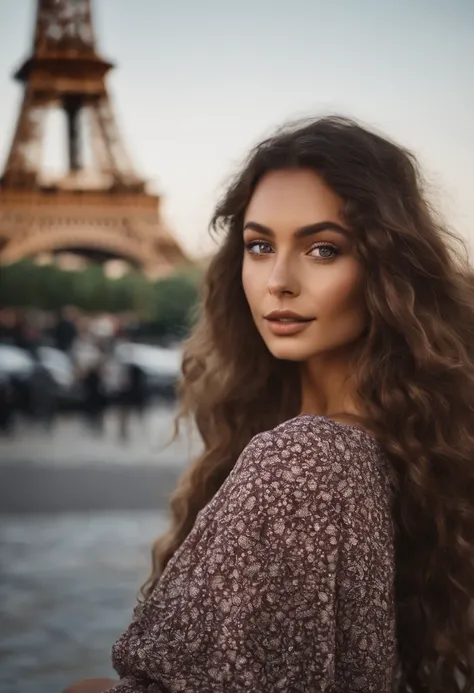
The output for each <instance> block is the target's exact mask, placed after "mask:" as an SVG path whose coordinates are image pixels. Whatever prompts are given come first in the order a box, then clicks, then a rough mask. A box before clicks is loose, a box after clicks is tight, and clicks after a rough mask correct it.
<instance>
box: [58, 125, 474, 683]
mask: <svg viewBox="0 0 474 693" xmlns="http://www.w3.org/2000/svg"><path fill="white" fill-rule="evenodd" d="M213 228H214V229H215V230H218V231H221V232H222V233H223V242H222V244H221V246H220V249H219V251H218V252H217V254H216V255H215V257H214V258H213V260H212V262H211V264H210V267H209V269H208V271H207V275H206V282H205V288H206V292H205V298H204V302H203V306H202V311H201V317H200V321H199V322H198V324H197V326H196V327H195V330H194V333H193V335H192V337H191V339H190V340H189V342H188V344H187V348H186V351H185V355H184V361H183V382H182V386H181V403H182V413H183V415H188V414H189V415H192V416H193V417H194V419H195V421H196V423H197V426H198V429H199V431H200V433H201V436H202V440H203V444H204V449H203V452H202V455H201V456H200V457H199V459H198V460H197V461H196V462H195V463H194V465H193V466H192V467H191V468H190V469H189V470H188V471H187V472H186V474H185V475H184V477H183V478H182V480H181V482H180V484H179V486H178V488H177V490H176V492H175V494H174V497H173V499H172V504H171V507H172V517H173V519H172V525H171V527H170V529H169V531H168V533H167V534H166V535H165V536H163V537H161V539H160V540H159V541H158V542H157V543H156V545H155V547H154V552H153V571H152V574H151V577H150V579H149V581H148V582H147V584H146V585H145V587H144V590H143V592H144V599H143V600H142V601H141V603H140V604H139V605H138V606H137V608H136V610H135V613H134V617H133V620H132V623H131V625H130V626H129V628H128V629H127V631H126V632H125V633H124V635H123V636H122V637H121V638H120V639H119V640H118V641H117V643H116V644H115V646H114V648H113V663H114V666H115V669H116V670H117V672H118V674H119V676H120V680H119V681H115V682H113V681H111V680H110V681H105V682H104V681H100V682H98V681H97V680H88V681H87V680H86V681H83V682H81V683H79V684H76V685H75V686H73V687H71V688H70V689H68V690H69V691H70V693H72V691H74V692H75V693H85V692H86V691H88V692H90V691H92V690H96V691H98V690H100V691H103V690H106V689H107V690H110V691H115V693H145V692H147V693H152V692H153V693H165V692H171V691H173V692H178V691H182V692H186V693H191V692H192V693H197V692H198V691H199V692H202V693H204V692H206V693H217V692H225V693H238V692H240V691H252V693H276V691H282V692H284V693H289V692H290V691H291V692H292V693H295V692H307V693H309V692H314V693H316V692H322V691H326V692H329V691H331V692H332V693H352V692H353V691H363V692H364V693H369V692H373V693H388V692H389V691H400V692H404V693H408V691H412V692H413V693H419V692H420V693H421V691H427V692H428V691H429V692H431V693H438V692H441V691H443V692H445V693H448V692H449V693H451V692H454V691H461V690H463V691H473V690H474V681H473V672H472V664H471V661H472V655H471V652H472V647H473V645H474V623H473V619H472V608H471V607H472V603H473V597H474V464H473V460H474V356H473V351H472V345H473V343H474V341H473V340H474V291H473V287H472V282H471V281H470V279H469V278H468V277H467V273H468V271H469V267H468V264H467V260H464V259H463V256H462V253H461V251H459V250H458V251H456V247H455V245H454V242H455V241H456V237H455V236H454V235H453V234H452V233H451V232H449V231H448V230H447V228H446V227H445V226H444V225H443V224H442V223H441V221H440V219H439V218H438V216H436V215H435V214H434V213H433V212H432V211H431V208H430V205H429V204H428V202H427V200H426V199H425V197H424V195H423V184H422V181H421V178H420V174H419V171H418V166H417V163H416V161H415V159H414V157H413V155H412V154H410V153H409V152H407V151H406V150H405V149H403V148H402V147H400V146H398V145H396V144H394V143H392V142H391V141H389V140H388V139H386V138H385V137H382V136H381V135H379V134H377V133H375V132H372V131H370V130H368V129H366V128H364V127H362V126H361V125H359V124H358V123H356V122H353V121H351V120H348V119H344V118H339V117H326V118H322V119H316V120H314V121H308V122H305V123H300V124H297V125H294V126H289V127H286V128H284V129H282V130H281V131H279V132H277V133H276V134H275V135H274V136H272V137H270V138H269V139H267V140H265V141H264V142H262V143H261V144H260V145H259V146H257V147H256V148H255V149H254V150H253V151H252V152H251V154H250V157H249V159H248V160H247V162H246V164H245V165H244V167H243V169H242V171H241V172H240V173H239V174H238V176H237V177H236V179H235V181H234V182H233V184H232V185H231V187H230V188H229V190H228V192H227V194H226V195H225V196H224V198H223V200H222V201H221V203H220V204H219V206H218V207H217V210H216V213H215V216H214V218H213ZM463 685H465V686H466V687H465V688H463V687H462V686H463ZM94 686H95V689H94ZM108 686H109V687H110V688H107V687H108Z"/></svg>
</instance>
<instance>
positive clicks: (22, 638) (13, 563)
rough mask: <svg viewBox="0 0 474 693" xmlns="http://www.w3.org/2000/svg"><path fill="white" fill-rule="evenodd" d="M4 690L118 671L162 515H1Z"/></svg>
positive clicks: (26, 692)
mask: <svg viewBox="0 0 474 693" xmlns="http://www.w3.org/2000/svg"><path fill="white" fill-rule="evenodd" d="M0 523H1V525H0V526H1V530H0V692H1V693H60V692H61V691H62V690H63V688H64V687H65V686H66V685H68V684H70V683H72V682H74V681H77V680H78V679H80V678H84V677H89V676H91V677H102V676H112V677H114V676H115V674H114V672H113V670H112V667H111V663H110V649H111V646H112V644H113V642H114V641H115V640H116V638H117V637H118V636H119V635H120V634H121V633H122V632H123V631H124V630H125V628H126V627H127V625H128V623H129V621H130V618H131V616H132V609H133V606H134V605H135V603H136V595H137V593H138V590H139V588H140V586H141V585H142V584H143V582H144V581H145V579H146V578H147V576H148V571H149V567H150V547H151V544H152V542H153V540H154V539H155V538H156V537H157V536H158V535H159V534H160V533H161V532H162V531H163V529H164V527H165V516H164V514H163V513H96V514H85V513H81V514H79V515H74V514H70V515H45V516H42V517H38V516H31V515H30V516H27V517H22V516H12V515H10V516H3V517H0Z"/></svg>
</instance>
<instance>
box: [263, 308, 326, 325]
mask: <svg viewBox="0 0 474 693" xmlns="http://www.w3.org/2000/svg"><path fill="white" fill-rule="evenodd" d="M264 317H265V320H270V321H271V322H274V321H275V322H283V323H294V322H311V321H312V320H314V318H307V317H305V316H304V315H299V313H294V312H293V311H291V310H273V311H272V312H271V313H268V315H265V316H264Z"/></svg>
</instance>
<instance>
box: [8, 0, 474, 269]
mask: <svg viewBox="0 0 474 693" xmlns="http://www.w3.org/2000/svg"><path fill="white" fill-rule="evenodd" d="M35 4H36V3H35V2H34V0H0V37H1V40H0V104H1V109H0V162H1V165H3V162H4V160H5V157H6V154H7V149H8V147H9V144H10V139H11V136H12V131H13V127H14V123H15V119H16V116H17V112H18V106H19V103H20V96H21V89H20V87H19V85H17V84H15V83H14V82H13V81H12V80H11V78H10V75H11V73H12V71H13V69H14V68H15V67H17V66H18V64H19V63H20V61H21V60H22V59H23V58H24V57H25V56H26V54H27V53H28V51H29V48H30V42H31V35H32V23H33V18H34V7H35ZM94 9H95V20H96V30H97V34H98V38H99V50H100V52H101V54H102V55H103V56H104V57H106V58H109V59H111V60H112V61H114V62H116V63H117V66H118V67H117V69H116V70H115V71H114V72H113V73H112V74H111V76H110V81H109V84H110V88H111V91H112V95H113V98H114V103H115V106H116V110H117V117H118V120H119V124H120V126H121V130H122V133H123V136H124V138H125V142H126V145H127V148H128V150H129V152H130V154H131V155H132V158H133V161H134V163H135V165H136V167H137V169H138V171H139V172H140V173H141V174H142V175H143V176H145V177H146V179H147V180H149V181H150V183H151V186H152V188H153V189H154V190H156V191H159V192H160V193H161V194H162V195H163V196H164V213H165V215H166V220H167V223H168V224H169V225H170V226H171V228H172V229H173V230H174V232H175V233H176V236H177V237H178V238H179V239H180V240H181V242H182V243H183V244H184V245H185V246H186V247H187V249H188V250H189V251H190V252H192V253H193V254H196V255H202V254H204V253H205V252H208V251H209V249H210V248H211V247H212V246H211V245H210V243H209V240H208V235H207V224H208V221H209V218H210V216H211V213H212V209H213V205H214V203H215V201H216V199H217V197H218V194H219V191H220V190H222V186H223V184H224V183H225V181H226V179H227V178H228V176H229V175H230V174H231V173H232V172H233V171H234V168H235V166H236V164H238V162H239V161H241V160H242V158H243V157H244V156H245V155H246V153H247V150H248V148H249V147H250V146H251V145H252V144H254V143H256V142H257V141H258V140H259V139H260V138H261V137H262V136H264V135H266V134H268V133H269V131H271V130H272V128H273V127H274V126H275V125H279V124H281V123H282V122H284V121H285V120H288V119H293V118H295V117H300V116H308V115H312V114H314V115H317V114H326V113H341V114H344V115H350V116H354V117H357V118H360V119H363V120H364V121H365V122H366V123H368V124H370V125H373V126H376V127H378V128H380V129H382V130H383V131H384V132H386V133H387V134H388V135H389V136H391V137H392V138H395V139H397V140H398V141H400V142H401V143H402V144H404V145H406V146H408V147H410V148H411V149H413V150H414V151H415V152H416V153H417V154H418V156H419V158H420V160H421V163H422V164H423V166H424V168H425V171H426V173H427V175H428V178H429V181H430V183H431V185H432V191H433V192H432V194H433V196H434V198H435V201H436V202H438V204H439V205H440V206H441V208H442V209H443V211H444V212H445V214H446V216H447V217H448V220H449V221H450V223H451V224H452V225H453V226H454V227H455V228H457V229H458V230H459V231H460V232H461V233H462V235H463V236H464V237H465V238H466V239H468V240H469V243H470V247H471V248H472V249H474V194H473V190H474V0H324V1H323V0H200V1H199V2H198V1H197V0H95V2H94ZM48 143H49V139H48ZM58 146H59V141H58ZM50 147H51V152H53V151H56V150H55V149H54V147H55V145H54V144H53V143H51V145H50ZM57 151H59V149H57ZM50 156H52V154H51V153H50Z"/></svg>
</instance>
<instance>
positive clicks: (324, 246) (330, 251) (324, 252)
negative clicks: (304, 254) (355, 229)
mask: <svg viewBox="0 0 474 693" xmlns="http://www.w3.org/2000/svg"><path fill="white" fill-rule="evenodd" d="M315 251H317V253H316V252H315ZM309 252H310V254H311V255H312V257H315V258H316V259H317V260H332V259H333V258H334V257H336V255H339V251H338V249H337V248H336V246H334V245H330V244H329V243H318V244H317V245H313V247H312V248H311V249H310V251H309Z"/></svg>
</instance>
